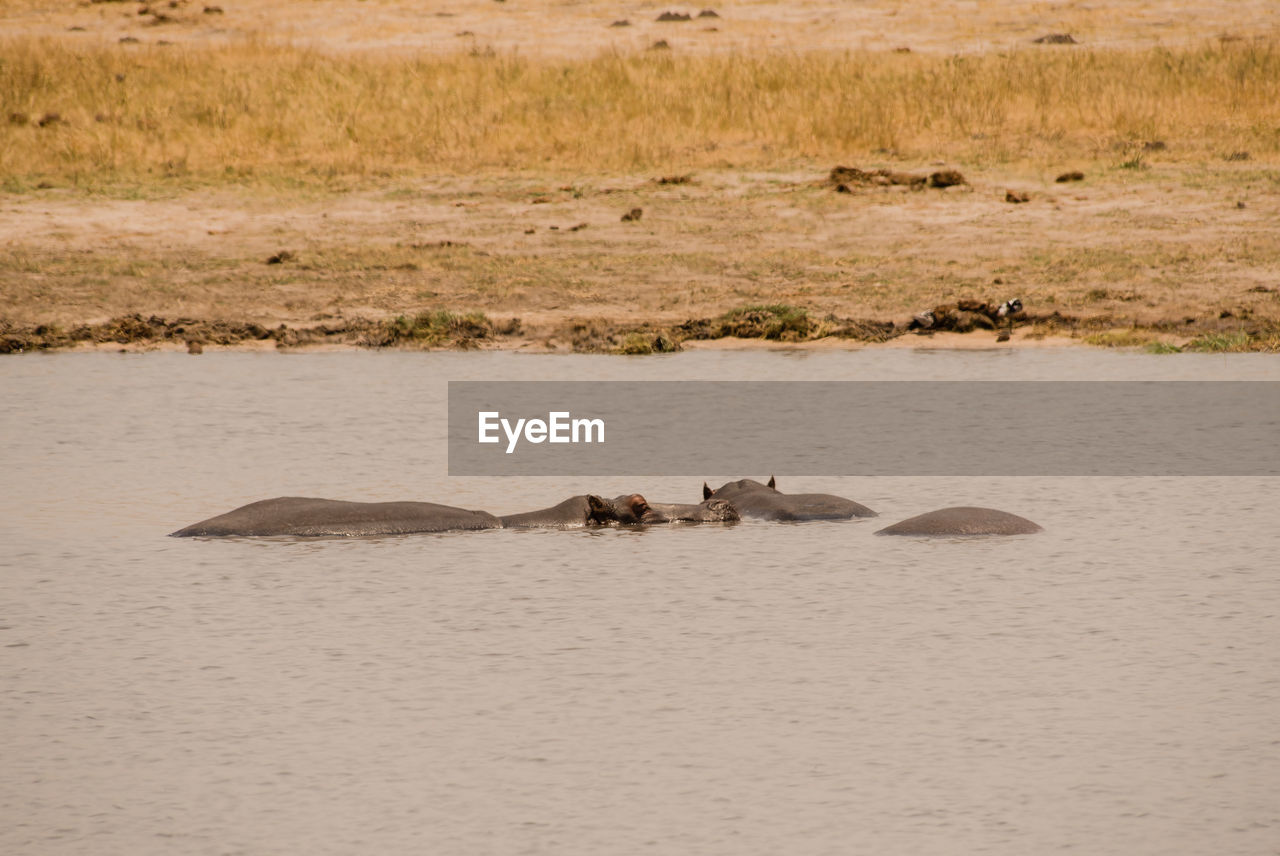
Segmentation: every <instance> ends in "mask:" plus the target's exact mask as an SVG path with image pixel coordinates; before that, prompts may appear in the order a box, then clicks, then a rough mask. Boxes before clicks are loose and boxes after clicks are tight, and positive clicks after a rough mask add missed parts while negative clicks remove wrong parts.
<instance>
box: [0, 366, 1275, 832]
mask: <svg viewBox="0 0 1280 856" xmlns="http://www.w3.org/2000/svg"><path fill="white" fill-rule="evenodd" d="M608 378H618V379H648V378H653V379H679V378H696V379H753V380H755V379H761V380H779V379H781V380H785V379H806V380H810V379H846V378H847V379H875V380H888V379H896V378H903V379H940V378H969V379H1073V380H1074V379H1106V380H1119V379H1270V380H1277V379H1280V361H1277V360H1276V359H1275V358H1274V357H1263V356H1251V355H1242V356H1231V357H1225V356H1191V355H1177V356H1165V357H1156V356H1146V355H1127V354H1112V353H1099V352H1093V351H1065V352H1032V351H1022V352H991V353H941V352H906V351H862V352H851V353H845V352H839V353H813V352H809V353H794V354H792V353H776V352H774V353H757V352H736V353H735V352H698V353H688V354H678V355H672V356H667V357H656V358H635V359H622V358H595V357H569V356H564V357H558V356H524V355H513V354H404V353H387V354H384V353H333V354H301V355H278V354H242V353H207V354H205V355H203V356H200V357H198V358H194V357H189V356H187V355H185V354H168V353H166V354H145V355H113V354H75V353H71V354H58V355H50V356H43V355H33V356H27V357H20V358H6V359H4V360H0V484H2V485H3V491H2V492H0V771H2V772H0V853H5V854H70V853H75V854H125V853H127V854H136V855H137V856H146V854H174V853H199V854H206V853H207V854H233V853H246V854H350V853H367V854H373V853H377V854H397V853H424V854H427V853H429V854H468V856H470V854H517V853H546V854H592V856H613V854H617V856H622V854H635V853H639V852H650V853H668V854H744V856H745V855H746V854H769V856H773V855H774V854H780V853H786V854H848V853H885V854H935V853H936V854H972V853H979V852H983V853H1000V854H1030V853H1037V854H1038V853H1047V852H1054V851H1072V852H1077V853H1088V854H1113V853H1114V854H1166V853H1185V854H1204V853H1215V854H1216V853H1242V854H1274V853H1277V852H1280V800H1278V799H1277V796H1276V795H1277V793H1280V728H1278V727H1277V725H1278V723H1280V719H1278V713H1280V632H1278V628H1280V620H1278V616H1277V612H1278V611H1280V512H1278V511H1277V509H1278V508H1280V479H1265V478H1234V479H1231V478H1217V479H1215V478H1194V479H1192V478H1158V477H1153V478H1133V479H1118V478H1092V479H1089V478H1055V479H1033V478H1001V479H996V478H990V479H973V478H970V479H961V478H947V479H942V478H934V479H930V478H874V479H871V478H864V479H855V478H806V479H798V478H794V479H791V480H789V481H788V480H787V477H786V474H783V473H779V474H778V475H779V479H780V481H781V484H780V487H782V488H783V489H784V490H793V491H802V490H815V491H830V492H834V493H839V494H843V495H845V496H849V497H851V498H853V499H856V500H858V501H860V502H862V503H864V504H866V505H869V506H871V507H872V508H875V509H877V510H879V511H880V512H881V515H882V516H881V518H880V519H879V520H878V521H863V522H842V523H810V524H798V525H785V524H767V523H755V522H747V523H743V524H740V525H737V526H704V527H680V528H665V529H662V528H652V529H649V530H645V531H619V530H616V529H614V530H604V531H593V532H586V531H576V532H574V531H565V532H560V531H556V532H513V531H488V532H475V533H458V534H445V535H417V536H404V537H397V538H382V539H346V540H344V539H323V540H289V539H222V540H212V539H206V540H202V539H172V538H166V537H165V535H166V533H167V532H170V531H172V530H174V529H176V528H178V527H180V526H183V525H185V524H188V523H192V522H194V521H196V520H200V519H202V518H205V517H209V516H211V515H214V514H218V513H221V512H223V511H226V510H229V509H231V508H233V507H236V506H238V505H242V504H244V503H246V502H250V501H253V500H256V499H262V498H266V497H270V496H277V495H286V494H288V495H302V496H326V497H332V498H342V499H360V500H393V499H421V500H429V501H435V502H442V503H447V504H450V505H460V506H465V507H471V508H484V509H486V510H489V511H493V512H495V513H508V512H514V511H522V510H528V509H530V508H536V507H541V506H544V505H550V504H553V503H555V502H557V501H559V500H560V499H563V498H564V497H567V496H569V495H572V494H576V493H584V492H595V493H601V494H605V495H610V496H611V495H616V494H621V493H624V492H631V491H640V492H643V493H644V494H645V495H646V496H648V497H649V498H650V499H651V500H659V501H692V500H694V499H696V498H697V497H698V493H699V489H700V487H701V483H702V480H703V478H704V477H705V478H707V479H709V480H711V481H712V482H713V484H715V483H717V480H720V481H723V480H724V479H726V478H729V477H739V476H753V477H757V478H761V477H764V476H767V475H769V473H754V472H740V473H690V474H689V476H688V477H687V478H655V479H648V480H640V483H637V480H635V479H617V480H609V479H603V480H602V479H595V480H584V479H557V478H537V479H533V478H529V479H511V478H507V479H502V478H487V479H449V478H448V477H447V476H446V459H445V443H444V438H445V431H446V425H445V416H446V414H445V409H444V401H445V382H446V381H447V380H451V379H452V380H464V379H564V380H578V379H608ZM1168 418H1169V419H1177V418H1178V414H1177V413H1170V414H1168ZM852 441H854V440H851V442H852ZM858 441H860V442H867V440H866V439H865V438H863V439H861V440H858ZM957 504H973V505H991V506H996V507H999V508H1004V509H1006V510H1009V511H1013V512H1016V513H1018V514H1022V515H1024V516H1027V517H1030V518H1032V519H1033V520H1036V521H1037V522H1039V523H1041V524H1042V525H1044V527H1045V529H1046V531H1045V532H1044V533H1042V534H1040V535H1035V536H1024V537H1017V538H1009V539H994V540H982V539H971V540H934V541H928V540H917V539H897V538H879V537H874V536H873V535H872V532H873V531H874V529H876V528H879V526H881V525H884V524H886V523H891V522H894V521H896V520H900V519H902V518H905V517H908V516H911V515H914V514H917V513H920V512H922V511H926V510H929V509H932V508H937V507H941V506H945V505H957Z"/></svg>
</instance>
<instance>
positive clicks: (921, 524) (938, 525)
mask: <svg viewBox="0 0 1280 856" xmlns="http://www.w3.org/2000/svg"><path fill="white" fill-rule="evenodd" d="M1040 531H1043V527H1042V526H1040V524H1038V523H1032V522H1031V521H1030V520H1028V519H1026V518H1025V517H1019V516H1018V515H1016V514H1010V513H1009V512H1007V511H1000V510H998V509H995V508H978V507H976V506H971V505H960V506H955V507H953V508H940V509H938V510H937V511H930V512H929V513H927V514H920V515H917V516H916V517H912V518H909V519H907V520H903V521H902V522H900V523H895V524H893V525H892V526H886V527H885V528H884V529H881V530H880V531H878V532H876V534H877V535H923V536H947V535H1031V534H1033V533H1036V532H1040Z"/></svg>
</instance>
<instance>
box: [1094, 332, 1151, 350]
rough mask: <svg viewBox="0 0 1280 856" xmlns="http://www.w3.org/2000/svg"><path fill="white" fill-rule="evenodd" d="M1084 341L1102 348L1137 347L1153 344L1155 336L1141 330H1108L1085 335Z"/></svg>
mask: <svg viewBox="0 0 1280 856" xmlns="http://www.w3.org/2000/svg"><path fill="white" fill-rule="evenodd" d="M1084 341H1085V343H1086V344H1089V345H1097V346H1099V347H1102V348H1137V347H1141V346H1143V345H1148V346H1149V345H1151V344H1152V343H1153V341H1154V336H1152V334H1150V333H1144V332H1141V331H1139V330H1107V331H1105V332H1102V333H1092V334H1090V335H1088V336H1085V337H1084Z"/></svg>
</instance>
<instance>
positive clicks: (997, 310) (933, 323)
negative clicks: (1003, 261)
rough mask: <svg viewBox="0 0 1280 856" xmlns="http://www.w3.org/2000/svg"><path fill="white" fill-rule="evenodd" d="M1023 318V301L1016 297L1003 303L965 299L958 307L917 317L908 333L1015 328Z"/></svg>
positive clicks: (941, 308)
mask: <svg viewBox="0 0 1280 856" xmlns="http://www.w3.org/2000/svg"><path fill="white" fill-rule="evenodd" d="M1023 315H1024V310H1023V306H1022V301H1021V300H1019V299H1018V298H1016V297H1015V298H1012V299H1010V300H1006V301H1005V302H1004V303H990V302H987V301H984V300H973V299H963V300H958V301H956V302H955V303H943V304H940V305H938V306H935V307H933V308H932V309H927V310H925V311H924V312H921V313H919V314H917V315H916V316H915V317H913V318H912V319H911V321H910V323H908V324H907V329H908V330H911V331H916V332H921V333H933V332H938V331H948V332H952V331H954V332H957V333H969V332H971V331H973V330H977V329H983V330H995V329H998V328H1009V327H1012V326H1013V325H1014V324H1015V323H1017V322H1018V321H1019V320H1020V319H1021V318H1022V316H1023Z"/></svg>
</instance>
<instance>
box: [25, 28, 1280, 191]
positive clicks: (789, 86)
mask: <svg viewBox="0 0 1280 856" xmlns="http://www.w3.org/2000/svg"><path fill="white" fill-rule="evenodd" d="M54 116H56V118H51V117H54ZM41 120H45V121H44V124H43V125H41ZM1278 128H1280V50H1277V47H1276V44H1275V43H1274V42H1272V41H1258V40H1249V41H1241V42H1225V43H1223V42H1218V41H1215V42H1212V43H1209V44H1205V45H1204V46H1201V47H1194V48H1182V49H1176V50H1166V49H1159V48H1157V49H1143V50H1133V51H1122V50H1116V51H1093V50H1079V49H1073V50H1067V51H1047V52H1046V51H1042V50H1035V49H1027V50H1016V51H1013V52H1009V53H1007V54H1003V55H985V56H968V57H957V56H952V57H943V56H930V55H922V54H902V55H898V54H884V53H874V54H873V53H860V52H850V53H843V54H835V53H787V52H767V53H760V54H749V55H744V54H724V55H701V56H698V55H672V54H669V53H666V52H649V53H640V54H632V55H619V54H614V55H606V56H602V57H598V58H594V59H586V60H582V61H557V60H536V59H524V58H520V57H517V56H502V55H489V54H486V53H484V52H479V53H477V54H476V55H466V54H459V55H451V56H427V57H417V58H415V57H408V56H395V55H392V56H388V55H382V54H372V53H352V54H345V55H340V56H334V55H330V54H324V53H321V52H318V51H312V50H307V49H301V48H296V47H289V46H280V45H273V44H268V43H266V42H260V43H253V42H250V43H246V44H237V45H232V46H204V47H190V46H182V45H172V46H168V47H156V46H152V45H73V44H70V43H68V42H66V41H60V40H47V39H40V38H31V37H19V38H12V39H9V40H6V41H4V42H3V43H0V175H3V176H4V177H5V181H6V182H7V184H8V189H9V190H10V191H14V190H22V189H24V188H26V187H29V186H31V185H34V184H37V183H38V182H39V181H42V180H44V181H61V182H71V183H75V184H77V185H80V186H82V187H90V188H93V187H97V186H102V185H120V184H126V185H127V184H137V183H140V182H141V183H146V182H153V181H156V180H160V179H165V180H169V181H176V182H178V183H182V184H210V183H212V184H218V183H225V182H235V183H243V182H246V181H248V182H266V183H270V184H275V185H286V186H287V185H291V184H293V185H303V186H332V185H334V184H338V185H341V184H342V183H343V182H345V181H349V180H353V179H367V178H369V177H377V176H403V175H435V174H442V173H460V172H476V171H479V172H498V171H539V170H544V169H547V168H548V167H549V166H553V167H554V168H555V169H556V170H559V171H574V170H581V171H629V170H638V169H672V170H687V169H697V168H711V167H718V168H724V167H738V168H741V167H763V166H775V167H776V166H777V165H778V164H779V163H785V162H788V161H792V160H805V161H819V162H821V161H831V162H835V161H837V160H841V159H850V158H852V159H857V158H859V157H866V156H870V155H872V154H874V153H879V154H880V155H881V156H883V155H886V154H888V155H892V156H894V157H899V158H904V159H924V158H928V159H933V158H945V159H948V160H951V161H957V162H961V163H968V164H1002V163H1010V162H1028V163H1031V164H1041V165H1049V164H1058V163H1065V162H1070V161H1079V160H1097V159H1099V158H1102V159H1107V160H1108V161H1114V162H1115V163H1116V164H1123V163H1131V164H1135V165H1136V166H1137V167H1140V166H1141V165H1142V162H1141V159H1140V158H1138V159H1137V160H1136V161H1135V158H1137V155H1138V150H1135V149H1134V148H1130V147H1140V146H1141V145H1142V143H1144V142H1151V141H1156V140H1159V141H1163V142H1167V143H1168V144H1169V146H1170V150H1169V154H1168V155H1166V156H1167V157H1173V158H1182V159H1191V160H1195V159H1199V160H1205V159H1208V158H1214V159H1216V158H1221V157H1222V156H1224V155H1226V154H1229V153H1231V152H1236V151H1248V152H1251V153H1252V156H1253V157H1254V158H1259V157H1261V158H1267V157H1272V156H1274V155H1276V154H1277V152H1278V151H1280V131H1278V130H1277V129H1278Z"/></svg>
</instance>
